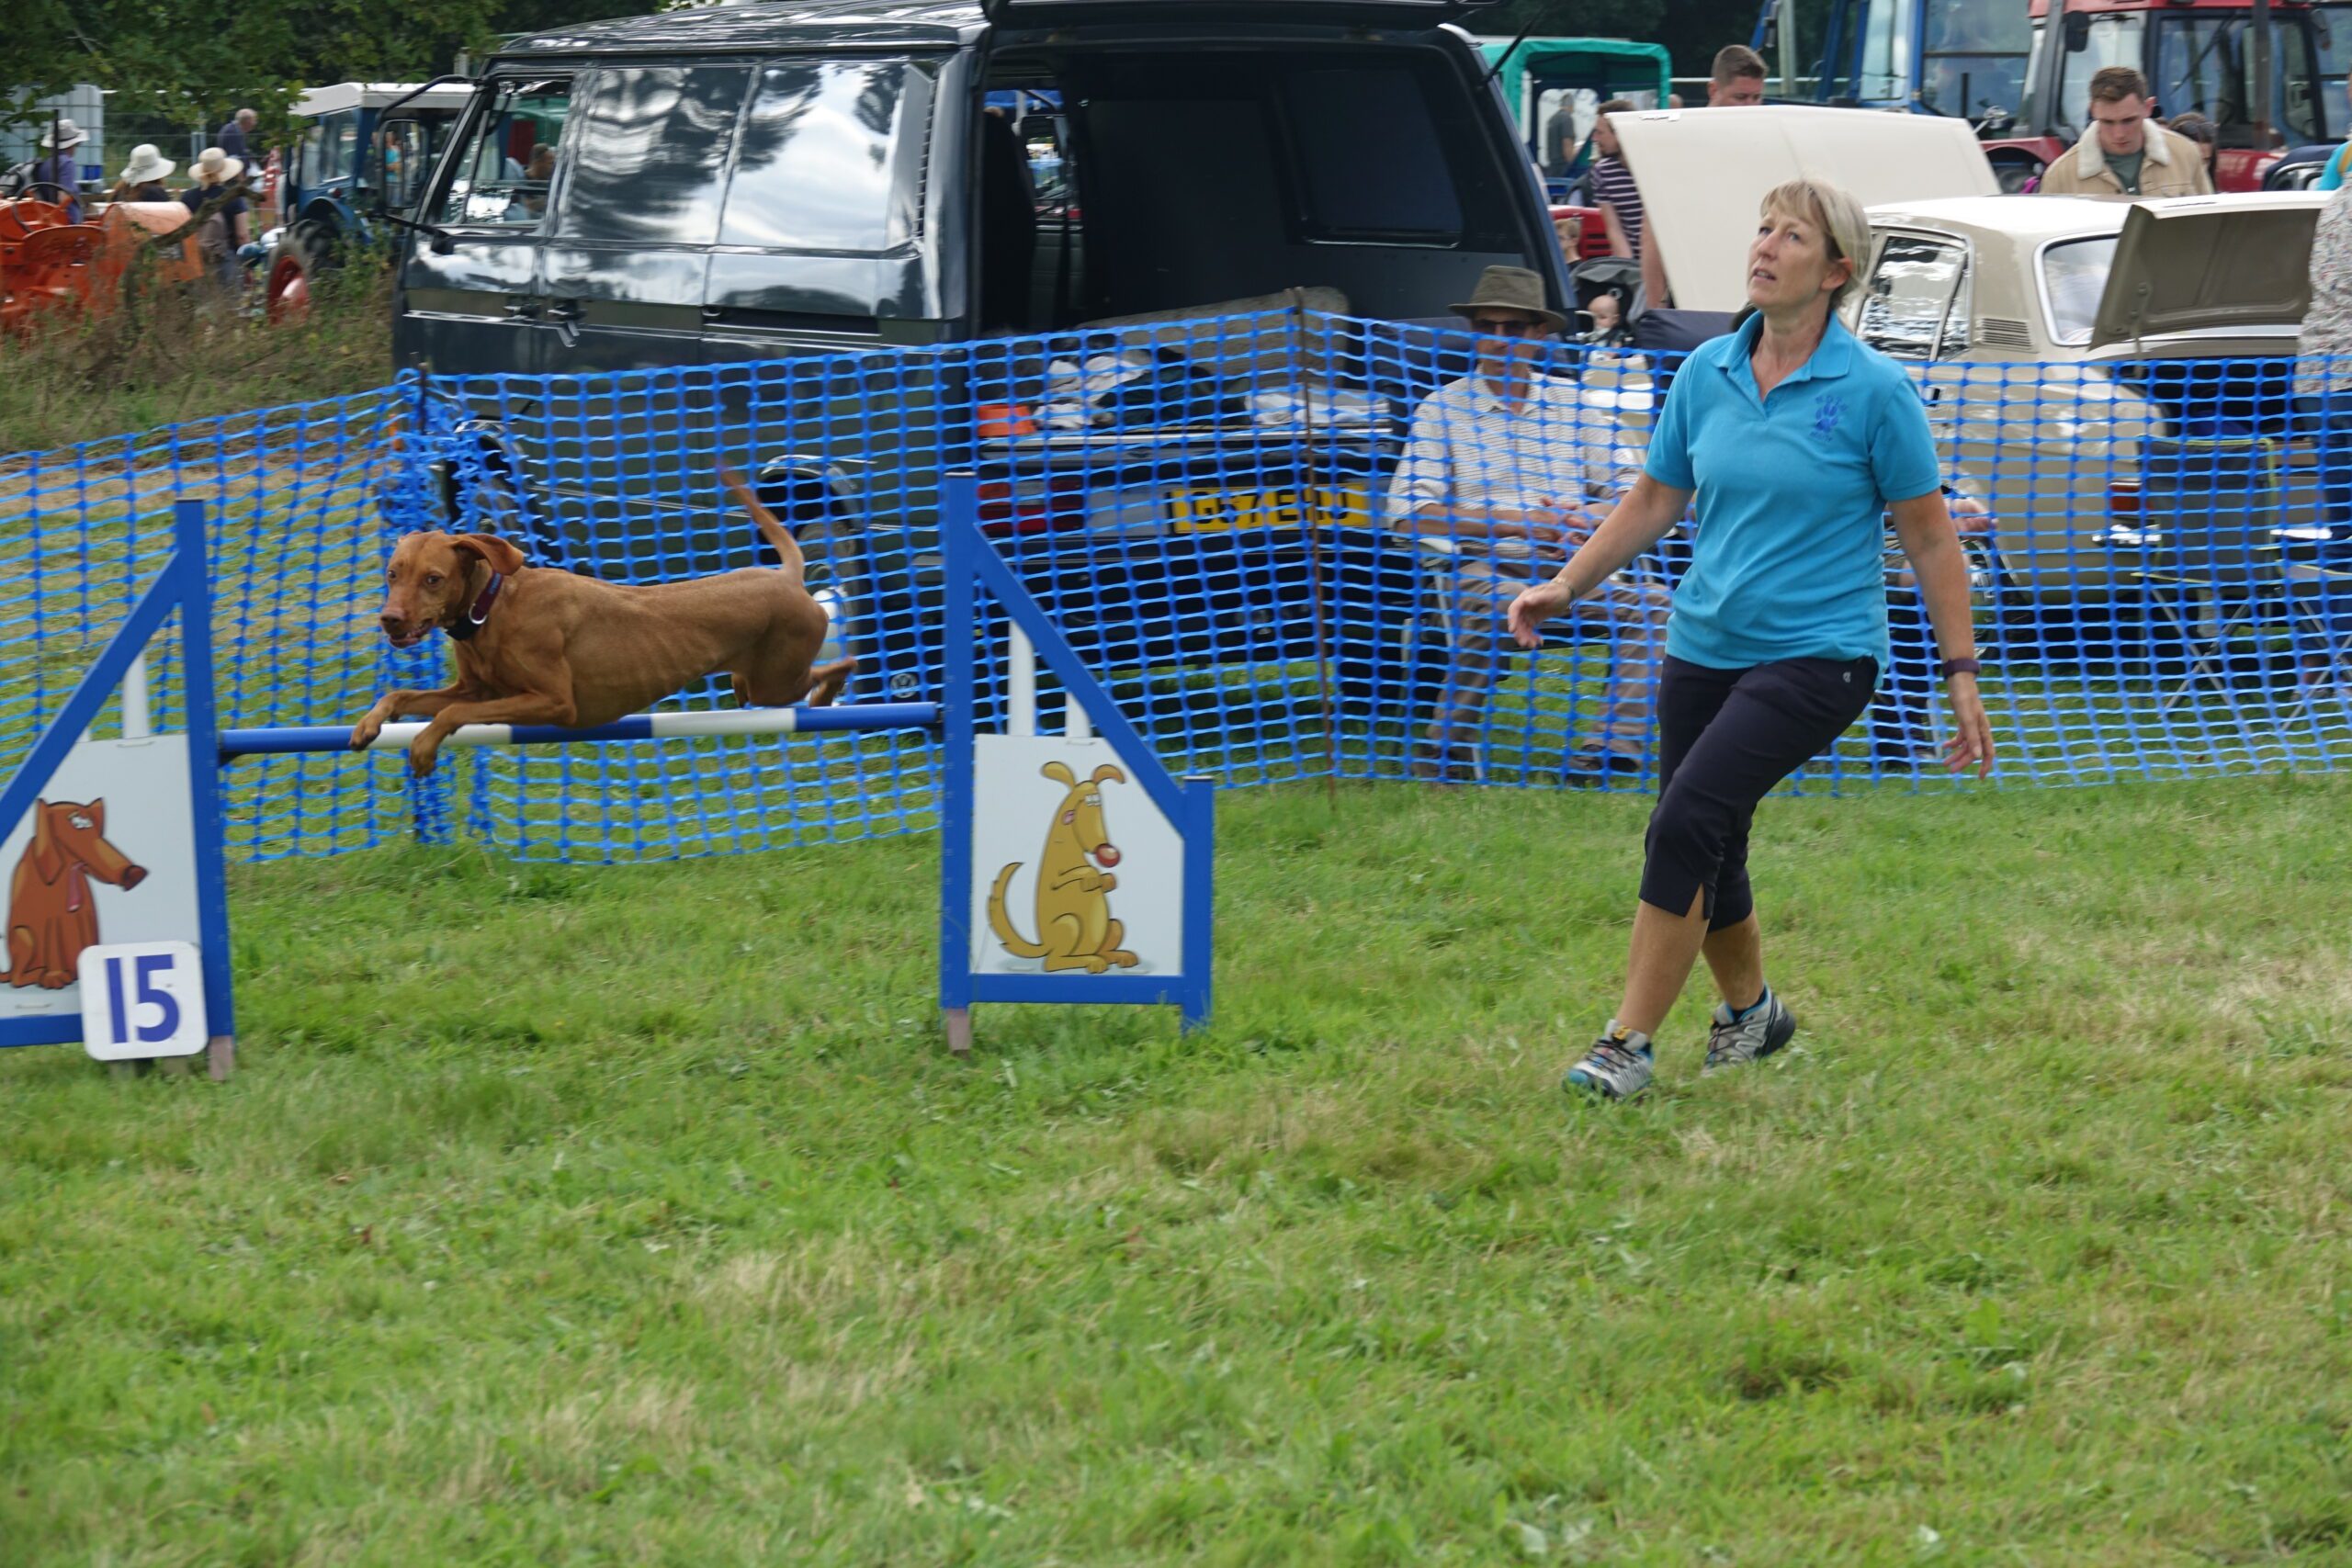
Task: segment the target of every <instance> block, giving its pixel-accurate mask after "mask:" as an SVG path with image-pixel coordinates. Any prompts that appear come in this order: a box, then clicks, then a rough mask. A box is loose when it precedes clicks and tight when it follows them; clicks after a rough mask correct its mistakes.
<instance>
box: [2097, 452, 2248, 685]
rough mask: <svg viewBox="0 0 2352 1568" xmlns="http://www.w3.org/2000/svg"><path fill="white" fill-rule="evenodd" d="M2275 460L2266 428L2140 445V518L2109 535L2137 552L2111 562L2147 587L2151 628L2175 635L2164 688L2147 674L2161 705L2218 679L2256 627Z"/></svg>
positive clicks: (2221, 682) (2226, 672)
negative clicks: (2135, 525) (2175, 661)
mask: <svg viewBox="0 0 2352 1568" xmlns="http://www.w3.org/2000/svg"><path fill="white" fill-rule="evenodd" d="M2281 467H2282V465H2281V462H2280V453H2279V449H2278V443H2277V442H2276V441H2274V440H2272V439H2271V438H2269V437H2267V436H2219V437H2198V438H2190V439H2185V440H2184V439H2173V438H2170V437H2164V436H2152V437H2150V438H2149V439H2148V441H2147V443H2146V445H2145V446H2144V448H2143V452H2142V457H2141V495H2142V498H2143V499H2142V518H2143V526H2142V527H2141V528H2139V529H2137V530H2134V531H2132V532H2131V534H2129V535H2128V536H2111V539H2112V542H2113V543H2114V544H2115V545H2116V546H2117V547H2120V548H2128V549H2130V550H2132V551H2134V552H2136V553H2137V555H2138V560H2137V562H2136V563H2135V562H2130V561H2126V562H2122V563H2120V564H2121V565H2122V568H2123V571H2124V575H2126V576H2127V577H2129V578H2130V579H2131V580H2132V581H2135V582H2137V583H2138V584H2139V585H2140V587H2141V589H2142V590H2143V592H2144V593H2145V594H2146V603H2147V606H2148V609H2149V612H2150V614H2151V616H2152V618H2153V621H2154V629H2155V630H2156V631H2157V632H2158V633H2159V635H2166V634H2168V635H2169V636H2171V637H2177V638H2178V639H2179V641H2180V645H2181V648H2182V650H2183V653H2184V655H2185V657H2186V660H2187V666H2186V668H2185V670H2184V671H2182V673H2181V675H2180V677H2179V678H2178V679H2177V681H2175V682H2172V684H2171V685H2170V687H2169V688H2166V687H2165V682H2164V677H2163V676H2162V675H2161V674H2159V675H2158V676H2157V677H2156V684H2157V688H2158V690H2159V692H2160V693H2161V695H2162V700H2161V701H2160V702H2159V703H2158V705H2157V711H2158V712H2160V713H2164V712H2169V711H2171V710H2172V709H2173V708H2174V707H2176V706H2177V705H2179V704H2180V703H2182V702H2184V701H2186V700H2187V699H2188V697H2189V696H2191V695H2192V694H2195V692H2196V690H2197V688H2198V686H2199V684H2200V683H2203V684H2206V685H2209V686H2224V685H2226V684H2227V683H2228V678H2229V663H2228V659H2229V651H2230V648H2231V645H2232V644H2233V643H2239V642H2252V641H2254V640H2256V637H2258V635H2259V623H2260V619H2261V614H2262V608H2263V598H2264V594H2263V592H2262V591H2263V589H2264V587H2265V586H2266V585H2267V584H2266V581H2265V580H2266V578H2270V579H2271V581H2275V578H2273V577H2272V576H2271V574H2270V573H2269V572H2267V571H2266V570H2264V569H2265V568H2266V567H2267V565H2268V561H2267V558H2268V557H2269V556H2270V555H2271V552H2272V551H2273V550H2275V549H2276V546H2274V545H2272V544H2271V543H2270V531H2271V529H2272V528H2273V527H2274V526H2276V525H2277V522H2278V516H2279V510H2280V505H2281V502H2282V495H2281V484H2280V473H2281ZM2257 540H2259V541H2260V543H2257V542H2256V541H2257ZM2152 651H2153V650H2152ZM2151 662H2152V664H2153V663H2154V662H2155V661H2154V659H2153V658H2152V660H2151Z"/></svg>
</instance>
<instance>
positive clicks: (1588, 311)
mask: <svg viewBox="0 0 2352 1568" xmlns="http://www.w3.org/2000/svg"><path fill="white" fill-rule="evenodd" d="M1568 281H1569V283H1570V284H1571V285H1572V286H1573V287H1574V288H1575V289H1576V309H1577V314H1578V315H1579V316H1580V317H1581V318H1582V319H1583V321H1584V323H1585V330H1584V332H1583V333H1581V334H1579V336H1580V341H1582V342H1585V343H1589V344H1599V345H1601V346H1604V347H1610V348H1615V347H1621V346H1623V345H1624V344H1630V343H1632V342H1633V341H1634V317H1635V316H1638V315H1640V314H1641V307H1642V264H1641V263H1640V262H1639V261H1637V260H1635V259H1634V257H1632V256H1592V257H1589V258H1587V259H1586V260H1584V261H1580V262H1578V263H1577V264H1576V265H1574V266H1571V267H1570V268H1568ZM1604 295H1605V296H1607V297H1609V298H1610V299H1614V300H1615V301H1616V303H1617V311H1616V317H1617V319H1616V321H1614V322H1613V323H1611V324H1609V325H1605V326H1604V325H1600V324H1598V323H1596V322H1595V321H1593V317H1592V303H1593V301H1594V300H1596V299H1600V298H1602V297H1603V296H1604Z"/></svg>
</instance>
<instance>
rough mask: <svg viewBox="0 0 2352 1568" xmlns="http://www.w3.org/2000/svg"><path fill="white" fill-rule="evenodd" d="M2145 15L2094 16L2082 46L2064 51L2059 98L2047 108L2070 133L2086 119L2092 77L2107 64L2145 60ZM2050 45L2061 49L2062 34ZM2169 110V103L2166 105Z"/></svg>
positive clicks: (2135, 63) (2078, 132)
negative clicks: (2070, 50)
mask: <svg viewBox="0 0 2352 1568" xmlns="http://www.w3.org/2000/svg"><path fill="white" fill-rule="evenodd" d="M2147 37H2148V19H2147V17H2144V16H2140V15H2136V14H2131V13H2125V14H2122V15H2119V16H2112V17H2092V18H2091V25H2090V36H2089V39H2088V40H2087V41H2086V43H2085V44H2084V46H2083V47H2082V48H2081V49H2079V50H2075V51H2073V52H2071V53H2069V54H2067V56H2066V57H2065V59H2064V61H2063V62H2060V64H2059V67H2058V73H2059V74H2058V102H2057V103H2056V104H2055V105H2054V106H2052V108H2051V110H2050V116H2051V118H2052V120H2053V121H2054V122H2055V123H2056V124H2057V125H2059V126H2061V127H2063V128H2064V130H2065V131H2066V133H2067V134H2068V135H2070V136H2080V135H2081V134H2082V133H2083V127H2084V126H2085V125H2086V124H2088V123H2089V120H2090V112H2091V78H2092V77H2093V76H2096V75H2098V73H2100V72H2102V71H2104V70H2106V69H2107V68H2108V67H2109V66H2110V65H2129V66H2130V67H2131V69H2132V70H2134V71H2137V70H2139V69H2140V67H2141V66H2142V65H2143V64H2145V63H2146V61H2145V58H2144V54H2145V51H2146V48H2147ZM2050 47H2051V48H2053V49H2059V50H2064V48H2065V47H2066V43H2065V39H2064V38H2053V39H2051V40H2050ZM2165 112H2166V113H2170V112H2172V106H2170V105H2169V104H2167V105H2166V106H2165Z"/></svg>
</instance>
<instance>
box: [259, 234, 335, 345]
mask: <svg viewBox="0 0 2352 1568" xmlns="http://www.w3.org/2000/svg"><path fill="white" fill-rule="evenodd" d="M334 265H335V256H334V232H333V231H331V230H329V229H328V228H327V227H326V226H325V225H323V224H321V223H314V222H311V220H308V219H305V220H302V221H301V222H300V223H297V224H295V225H294V226H293V227H292V228H290V229H288V230H287V231H286V237H285V238H284V239H282V240H280V241H278V242H277V253H276V254H273V255H272V256H271V257H270V258H269V278H268V281H267V284H266V292H265V293H264V295H263V296H262V298H263V302H264V306H265V308H266V310H267V311H268V315H269V320H270V321H271V322H272V323H274V324H276V325H279V326H291V325H293V324H294V323H295V322H298V321H302V320H303V319H304V318H306V317H308V316H309V315H310V313H311V284H312V283H313V282H315V281H316V280H317V278H318V277H319V276H320V275H321V274H322V273H324V272H326V271H328V270H330V269H332V268H333V267H334Z"/></svg>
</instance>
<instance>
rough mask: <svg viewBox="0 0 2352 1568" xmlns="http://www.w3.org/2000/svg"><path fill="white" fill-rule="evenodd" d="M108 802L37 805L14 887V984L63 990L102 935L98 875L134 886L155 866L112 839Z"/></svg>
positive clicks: (11, 957)
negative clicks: (95, 895)
mask: <svg viewBox="0 0 2352 1568" xmlns="http://www.w3.org/2000/svg"><path fill="white" fill-rule="evenodd" d="M106 834H107V803H106V802H105V801H104V800H103V799H100V800H93V801H91V802H90V803H89V804H87V805H86V806H85V805H79V804H76V803H75V802H74V801H71V800H61V801H59V802H57V803H56V804H55V805H51V803H50V802H48V801H46V800H37V801H35V802H33V837H32V842H30V843H28V844H27V845H26V846H25V858H24V859H22V860H20V861H18V862H17V874H16V876H15V878H14V879H13V880H12V881H11V882H10V883H9V884H8V984H10V985H11V986H40V987H45V988H46V989H49V990H52V991H54V990H59V989H62V987H67V986H70V985H72V984H73V983H74V978H75V975H74V965H75V964H77V963H79V962H80V960H81V957H82V950H83V949H84V948H85V947H90V946H94V945H96V942H97V940H98V911H97V908H96V906H94V905H93V904H92V903H91V902H90V878H92V877H94V876H95V877H96V878H97V879H98V880H99V881H100V882H104V883H109V884H111V885H112V886H117V887H120V888H124V889H129V888H132V887H136V886H139V885H140V884H141V882H144V881H145V880H146V879H147V868H146V867H144V866H141V865H133V864H132V863H130V856H129V855H126V854H124V853H123V852H121V851H120V850H119V849H116V848H115V847H114V845H112V844H110V843H108V842H107V836H106Z"/></svg>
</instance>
